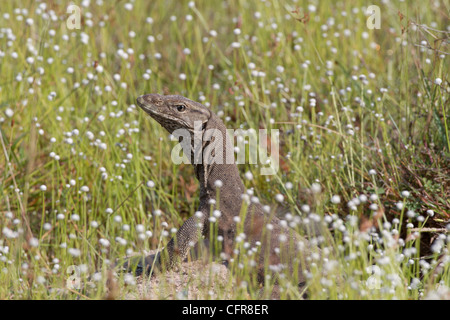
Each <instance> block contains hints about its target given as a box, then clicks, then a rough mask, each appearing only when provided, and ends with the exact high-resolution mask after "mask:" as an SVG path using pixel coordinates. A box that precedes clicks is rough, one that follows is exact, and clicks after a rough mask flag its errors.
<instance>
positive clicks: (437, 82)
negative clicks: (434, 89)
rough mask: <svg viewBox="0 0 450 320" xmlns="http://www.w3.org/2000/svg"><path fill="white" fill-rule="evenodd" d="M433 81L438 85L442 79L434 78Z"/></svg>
mask: <svg viewBox="0 0 450 320" xmlns="http://www.w3.org/2000/svg"><path fill="white" fill-rule="evenodd" d="M434 83H436V84H437V85H438V86H440V85H441V84H442V79H441V78H436V80H434Z"/></svg>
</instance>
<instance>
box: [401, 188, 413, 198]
mask: <svg viewBox="0 0 450 320" xmlns="http://www.w3.org/2000/svg"><path fill="white" fill-rule="evenodd" d="M410 195H411V193H410V192H409V191H406V190H405V191H402V197H404V198H408V197H409V196H410Z"/></svg>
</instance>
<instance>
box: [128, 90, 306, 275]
mask: <svg viewBox="0 0 450 320" xmlns="http://www.w3.org/2000/svg"><path fill="white" fill-rule="evenodd" d="M137 104H138V106H139V107H140V108H142V109H143V110H144V111H145V112H146V113H147V114H149V115H150V116H151V117H152V118H153V119H155V120H156V121H157V122H158V123H159V124H160V125H161V126H163V127H164V128H165V129H166V130H167V131H169V132H170V133H173V132H174V131H175V130H177V129H186V130H188V131H189V132H190V133H191V134H192V135H191V137H195V136H196V135H195V133H197V134H200V137H201V138H202V144H201V150H202V151H203V150H205V149H206V148H207V147H208V146H215V145H214V144H215V143H217V142H218V141H216V139H214V138H211V136H210V135H208V132H210V131H211V130H209V129H214V130H218V131H220V133H221V134H222V136H223V137H225V139H229V137H228V136H227V133H226V128H225V125H224V124H223V122H222V121H221V119H220V118H219V117H218V116H217V115H215V114H214V113H213V112H211V111H210V110H209V109H208V108H206V107H205V106H203V105H202V104H200V103H198V102H195V101H191V100H189V99H187V98H185V97H182V96H177V95H167V96H163V95H158V94H148V95H144V96H141V97H139V98H138V99H137ZM195 121H199V122H200V123H201V130H197V131H196V130H195V129H196V128H195V126H194V122H195ZM199 131H200V132H199ZM197 137H198V135H197ZM228 142H229V141H225V142H224V143H223V144H222V150H223V153H222V155H221V156H222V157H223V160H224V161H223V163H222V164H217V163H208V161H207V160H208V159H206V158H205V155H204V154H203V153H200V154H201V157H202V159H201V160H202V162H201V163H195V162H194V161H193V160H195V159H194V158H195V156H194V155H193V154H192V155H191V161H192V162H191V163H193V165H194V169H195V173H196V176H197V179H198V180H199V182H200V205H199V208H198V212H201V214H196V215H194V216H192V217H190V218H189V219H188V220H186V221H185V223H184V224H183V225H182V226H181V227H180V229H179V230H178V231H177V233H176V236H175V237H174V238H172V239H171V240H170V242H169V243H168V244H167V246H166V247H165V249H164V250H162V251H161V252H160V253H158V254H156V255H151V256H148V257H146V258H145V260H144V261H140V262H139V263H138V264H137V266H136V265H135V272H136V273H142V272H146V273H149V272H150V270H151V269H152V268H153V267H155V268H157V269H171V268H173V267H174V266H175V265H176V264H177V263H178V262H179V261H181V260H183V259H184V258H185V257H186V256H187V254H188V251H189V249H190V248H191V247H192V246H193V245H194V244H195V243H197V241H198V239H199V235H202V236H204V237H205V238H206V239H208V238H209V224H210V222H209V220H208V219H209V217H210V213H211V212H212V210H216V209H217V210H219V211H220V217H219V218H218V221H217V223H218V233H219V235H221V236H222V237H223V248H222V250H223V253H224V254H225V256H228V257H230V256H231V255H232V251H233V248H234V244H235V239H236V236H237V234H236V233H237V222H236V221H239V220H238V219H236V218H235V217H237V216H240V215H241V207H242V203H243V201H242V195H243V194H244V193H245V187H244V184H243V183H242V180H241V178H240V176H239V171H238V168H237V166H236V164H234V163H231V164H230V163H226V161H225V159H226V156H227V152H231V153H232V152H233V148H227V146H229V145H227V143H228ZM190 143H191V144H192V146H194V147H195V138H191V141H190ZM219 156H220V155H219ZM233 157H234V154H233ZM233 159H234V158H233ZM218 180H220V181H221V187H220V195H219V199H216V194H217V193H216V191H217V184H216V181H218ZM211 206H212V207H213V208H211ZM243 224H244V226H243V232H244V234H245V241H247V242H248V243H249V244H250V247H251V248H253V247H258V246H260V250H259V257H257V259H256V260H257V261H256V262H257V264H258V266H257V269H258V276H257V279H258V281H259V282H260V283H264V278H265V276H266V275H267V274H276V273H278V272H280V270H283V269H284V270H283V272H286V271H287V272H289V273H290V274H293V273H294V272H296V273H297V279H298V282H299V283H303V282H305V276H304V272H303V271H304V270H305V268H307V265H308V263H307V261H308V259H307V257H308V256H309V255H310V246H309V243H308V241H307V240H306V239H304V238H303V237H301V236H300V235H298V234H297V233H295V232H294V231H293V230H291V229H290V228H288V227H285V226H282V225H281V223H280V220H279V219H278V218H276V217H274V216H271V215H269V214H267V213H264V211H263V207H262V206H261V204H259V202H254V201H252V202H250V203H249V205H248V207H247V212H246V213H245V220H244V221H243ZM269 224H270V225H271V228H270V230H269V228H267V230H266V232H263V231H264V230H265V229H266V228H265V227H267V226H268V225H269ZM266 259H268V260H266ZM266 261H267V262H268V263H266ZM267 265H269V266H270V267H269V268H267ZM286 268H287V270H286Z"/></svg>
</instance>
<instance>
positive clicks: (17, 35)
mask: <svg viewBox="0 0 450 320" xmlns="http://www.w3.org/2000/svg"><path fill="white" fill-rule="evenodd" d="M58 3H59V2H55V3H54V2H52V1H49V2H48V3H47V5H44V4H43V3H39V2H36V1H10V0H7V1H3V2H2V10H1V16H0V28H1V29H0V73H1V75H2V77H1V80H0V134H1V135H0V141H1V148H0V150H1V154H2V155H3V157H0V181H1V183H0V226H1V229H2V233H1V234H0V298H1V299H75V298H83V299H100V298H127V297H130V295H133V294H135V293H136V292H137V291H139V290H141V291H142V290H144V289H146V288H147V289H148V283H150V287H151V289H152V290H156V291H154V292H153V295H146V294H141V295H138V297H140V298H143V297H157V298H184V297H186V296H187V297H194V298H210V299H229V298H232V299H247V298H252V299H257V298H258V297H259V295H258V294H259V287H258V286H257V284H256V283H255V281H253V277H252V272H251V268H252V267H251V256H247V255H239V256H237V257H236V259H235V261H234V262H233V263H232V265H231V266H230V268H229V271H223V270H222V269H220V267H218V266H217V265H215V264H206V265H203V264H202V266H201V267H200V266H199V268H204V269H196V268H193V269H192V268H191V267H192V265H195V262H192V263H191V264H183V267H182V268H181V269H180V270H175V271H171V273H169V274H168V275H166V276H158V277H156V279H155V278H153V279H135V278H134V277H129V276H127V275H124V274H119V275H118V276H117V278H114V276H113V275H112V273H111V272H110V271H109V270H110V265H111V264H112V263H113V262H114V261H115V260H116V259H117V258H122V257H124V256H126V255H130V254H133V253H140V252H144V251H148V250H156V249H158V248H161V247H162V246H164V244H165V243H166V242H167V241H168V240H169V238H170V234H171V232H172V230H171V229H172V228H178V227H180V226H181V224H182V222H183V221H184V220H186V219H187V217H189V216H190V215H192V214H194V212H195V211H196V209H197V206H198V203H199V199H198V193H199V190H198V183H197V181H196V180H194V178H193V170H192V168H191V167H190V166H186V165H174V164H173V163H172V162H171V160H170V158H169V156H168V155H169V154H170V152H171V150H172V148H173V146H174V145H175V143H173V142H170V141H169V138H168V135H167V133H166V132H165V131H164V130H163V129H162V128H161V127H160V126H159V125H157V124H156V122H154V121H153V120H150V119H149V118H147V117H146V116H145V115H144V113H143V112H141V111H140V110H137V108H136V106H135V99H136V97H137V96H139V95H141V94H144V93H151V92H157V93H178V94H182V95H184V96H186V97H189V98H191V99H193V100H197V101H200V102H202V103H203V104H205V105H206V106H208V107H210V108H211V109H212V110H213V111H214V112H216V113H219V114H222V118H223V120H224V122H225V124H226V126H227V127H228V128H230V129H237V128H243V129H248V128H254V129H257V128H267V129H279V130H280V141H281V146H280V171H279V172H278V174H277V175H274V176H261V175H260V174H259V167H257V166H255V165H239V168H240V171H241V173H242V177H244V173H246V172H248V171H250V172H251V173H252V174H253V179H252V180H247V179H244V180H245V181H244V183H245V185H246V187H247V188H254V194H255V195H256V196H258V197H259V199H260V201H261V202H262V203H264V204H267V205H270V206H271V208H272V210H273V211H276V210H277V208H278V209H279V208H280V207H282V208H283V210H284V211H285V212H286V211H289V212H290V213H291V215H290V216H286V218H285V219H286V220H287V221H288V222H294V223H293V225H294V227H295V228H300V229H302V228H301V227H300V226H301V225H303V226H305V225H306V226H307V225H308V224H309V223H310V221H311V220H314V219H316V220H319V221H320V222H321V223H323V224H325V225H326V227H327V230H329V235H330V237H331V239H332V240H330V241H325V240H324V239H325V238H324V237H318V238H315V239H313V241H315V242H317V243H319V246H321V247H322V252H323V256H322V257H320V258H318V259H317V261H315V265H316V266H314V267H313V268H312V269H311V270H310V272H309V273H308V279H309V281H308V293H309V297H310V298H311V299H394V298H397V299H424V298H447V299H448V298H450V289H449V287H450V264H449V263H450V258H449V257H450V256H449V249H448V243H449V241H450V238H449V229H450V228H449V226H450V224H449V219H450V201H449V199H450V178H449V177H450V140H449V135H450V132H449V131H450V129H449V128H450V127H449V126H450V123H449V119H448V115H449V114H450V109H449V106H450V103H449V92H450V87H449V82H448V75H449V63H448V53H449V52H450V50H449V48H448V39H449V32H450V30H449V29H448V19H449V9H450V4H449V1H447V0H438V1H432V2H430V3H426V4H425V3H423V2H420V1H405V2H395V3H394V2H387V3H386V4H383V5H380V9H381V29H380V30H376V29H375V30H370V29H368V28H367V26H366V20H367V17H366V15H365V8H366V7H367V6H368V5H370V4H371V3H368V2H367V1H362V0H353V1H345V2H343V1H341V2H339V3H335V2H331V1H330V2H324V1H321V2H320V3H319V1H312V0H311V1H303V0H299V1H278V0H273V1H268V0H267V1H255V2H251V3H250V2H248V1H233V2H227V1H196V2H195V6H193V7H191V6H189V5H188V3H187V2H182V1H151V2H147V1H133V2H130V3H126V1H114V2H113V1H104V2H103V4H102V5H99V4H98V3H97V1H91V3H90V5H89V6H88V7H83V6H81V3H80V6H81V9H82V10H81V17H82V19H81V29H79V30H78V29H74V30H68V29H67V27H66V23H65V22H66V19H67V18H68V17H69V14H68V13H67V8H66V7H65V5H62V4H58ZM149 181H152V182H150V183H148V182H149ZM319 186H320V188H319ZM319 189H320V190H319ZM405 191H406V192H405ZM277 194H282V195H283V196H284V201H283V202H282V203H281V204H280V203H278V202H277V201H276V200H275V195H277ZM333 196H334V197H333ZM332 199H333V201H331V200H332ZM338 200H339V201H338ZM305 205H308V207H306V206H305ZM308 209H309V210H308ZM313 238H314V237H313ZM240 245H243V243H241V244H240ZM241 249H242V248H241ZM70 266H76V267H70ZM189 268H191V269H189ZM214 268H219V269H220V270H222V271H220V272H214ZM199 270H206V271H205V272H201V271H199ZM188 271H189V272H188ZM96 272H97V273H96ZM77 278H80V279H81V283H82V284H83V285H82V286H81V287H80V289H76V288H75V289H74V287H73V286H72V287H70V286H69V285H68V282H67V280H68V279H69V280H74V279H75V280H76V279H77ZM108 279H109V280H110V281H107V280H108ZM114 279H115V280H114ZM171 279H172V280H173V281H171ZM177 279H178V280H179V279H183V281H181V283H182V284H181V285H180V284H178V285H174V283H173V282H176V281H177ZM343 279H344V280H343ZM88 280H89V281H88ZM269 282H270V281H269ZM292 283H293V281H292V279H291V277H290V276H289V275H287V276H286V277H285V278H283V279H281V280H280V284H281V287H282V288H283V292H282V298H299V297H300V296H299V294H298V292H296V290H295V285H293V284H292ZM87 284H89V285H87ZM271 285H272V284H271V283H268V284H267V288H268V290H269V289H270V287H271ZM193 292H194V293H193ZM266 293H267V291H266Z"/></svg>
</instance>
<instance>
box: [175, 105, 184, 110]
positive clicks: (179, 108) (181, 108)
mask: <svg viewBox="0 0 450 320" xmlns="http://www.w3.org/2000/svg"><path fill="white" fill-rule="evenodd" d="M175 108H177V110H178V112H183V111H185V110H186V106H183V105H182V104H180V105H177V106H175Z"/></svg>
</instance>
